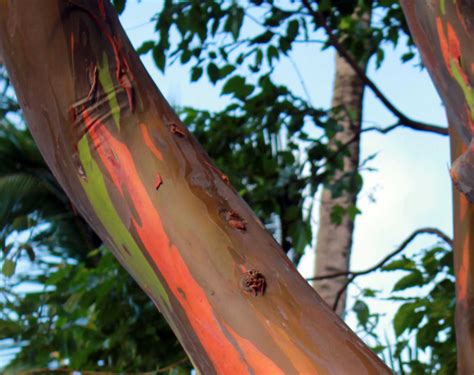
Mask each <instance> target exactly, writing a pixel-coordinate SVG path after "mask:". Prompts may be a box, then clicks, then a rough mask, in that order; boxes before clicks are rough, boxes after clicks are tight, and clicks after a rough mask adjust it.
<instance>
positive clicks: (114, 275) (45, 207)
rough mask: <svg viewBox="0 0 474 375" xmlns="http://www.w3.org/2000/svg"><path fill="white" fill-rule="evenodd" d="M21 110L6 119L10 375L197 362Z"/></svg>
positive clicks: (3, 327)
mask: <svg viewBox="0 0 474 375" xmlns="http://www.w3.org/2000/svg"><path fill="white" fill-rule="evenodd" d="M9 92H10V91H9V89H8V88H7V89H6V90H5V94H4V97H3V101H4V102H5V101H6V100H5V96H6V95H8V94H9ZM9 102H12V103H13V102H14V98H13V97H11V98H9ZM16 111H18V108H17V107H10V108H9V109H8V110H5V111H4V112H3V116H2V118H1V119H0V160H2V163H0V239H1V243H0V245H1V247H2V250H3V251H2V273H3V276H4V277H3V280H2V285H1V288H0V293H1V294H0V342H1V343H2V348H3V350H4V351H5V350H8V349H10V350H13V351H18V353H17V354H16V355H15V357H14V360H13V361H12V362H11V363H10V364H9V367H8V369H9V371H13V372H14V373H15V372H17V371H20V370H26V369H32V368H45V367H50V366H52V367H58V366H60V367H64V366H66V367H67V366H71V367H72V368H76V369H77V368H79V369H83V370H99V369H104V368H105V369H107V370H110V371H125V370H133V371H137V370H141V371H148V370H156V369H158V368H159V367H166V366H168V365H170V364H172V363H174V362H177V361H179V363H180V364H181V365H182V366H181V367H179V366H178V367H176V366H174V367H173V371H175V372H176V371H178V370H179V369H180V368H181V369H186V368H187V367H189V365H188V364H187V359H186V357H185V354H184V352H183V350H182V349H181V347H180V345H179V343H178V341H177V340H176V338H175V336H174V334H173V333H172V331H171V330H170V328H169V327H168V325H167V323H166V322H165V320H164V319H163V317H162V316H161V315H160V314H159V313H158V312H157V310H156V308H155V306H154V305H153V303H152V302H151V301H150V300H149V299H148V297H147V296H146V295H145V293H143V292H142V291H141V290H140V289H139V287H138V286H137V285H136V284H135V282H134V281H133V280H132V279H131V278H130V276H129V275H128V274H127V273H126V272H125V271H124V270H123V269H122V267H120V265H119V264H118V262H117V261H116V260H115V259H114V258H113V256H112V255H111V254H110V253H109V252H106V251H104V249H103V248H102V247H99V246H100V245H101V241H100V240H99V238H98V237H97V236H96V235H95V234H94V233H93V232H92V230H91V229H90V228H89V226H88V225H87V224H86V223H85V222H84V220H83V219H82V218H81V217H80V216H78V214H77V213H76V212H75V211H74V208H73V206H72V204H71V203H70V202H69V199H68V198H67V196H66V195H65V193H64V192H63V190H62V189H61V187H60V186H59V185H58V183H57V181H56V179H55V178H54V177H53V175H52V174H51V172H50V171H49V169H48V168H47V166H46V165H45V163H44V161H43V159H42V157H41V155H40V153H39V151H38V149H37V147H36V145H35V143H34V142H33V139H32V138H31V135H30V133H29V132H28V130H26V129H25V128H24V125H23V124H17V125H16V126H13V125H12V124H11V121H13V120H14V119H17V118H18V115H19V113H17V112H16ZM15 269H17V270H16V273H15ZM14 273H15V274H14ZM183 358H184V361H183ZM183 366H184V367H183Z"/></svg>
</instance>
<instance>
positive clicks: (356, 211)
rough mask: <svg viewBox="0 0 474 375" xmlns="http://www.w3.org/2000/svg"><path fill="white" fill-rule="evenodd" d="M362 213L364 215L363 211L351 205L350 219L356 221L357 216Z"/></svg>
mask: <svg viewBox="0 0 474 375" xmlns="http://www.w3.org/2000/svg"><path fill="white" fill-rule="evenodd" d="M360 213H362V211H361V210H359V209H358V208H357V207H356V206H354V205H350V206H349V207H348V208H347V215H349V218H350V219H351V220H352V221H354V220H355V218H356V216H357V215H359V214H360Z"/></svg>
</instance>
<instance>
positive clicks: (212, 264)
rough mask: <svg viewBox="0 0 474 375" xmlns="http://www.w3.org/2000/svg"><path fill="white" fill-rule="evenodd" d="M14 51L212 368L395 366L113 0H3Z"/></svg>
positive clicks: (15, 65)
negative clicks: (278, 228)
mask: <svg viewBox="0 0 474 375" xmlns="http://www.w3.org/2000/svg"><path fill="white" fill-rule="evenodd" d="M0 54H1V55H3V58H4V63H5V65H6V67H7V69H8V72H9V75H10V77H11V79H12V82H13V84H14V87H15V90H16V93H17V96H18V99H19V102H20V104H21V106H22V109H23V111H24V115H25V118H26V120H27V123H28V124H29V127H30V129H31V132H32V134H33V136H34V138H35V141H36V142H37V144H38V147H39V148H40V151H41V152H42V154H43V156H44V158H45V160H46V162H47V164H48V165H49V167H50V168H51V170H52V171H53V173H54V175H55V176H56V178H57V179H58V181H59V182H60V184H61V186H62V187H63V188H64V190H65V191H66V193H67V194H68V196H69V197H70V199H71V200H72V201H73V202H74V205H75V206H76V207H77V209H78V211H79V212H80V213H81V214H82V215H83V216H84V218H85V219H86V220H87V222H88V223H89V224H90V225H91V227H92V228H94V230H95V231H96V232H97V234H98V235H99V236H100V237H101V239H102V240H103V241H104V242H105V243H106V244H107V246H108V247H109V248H110V249H111V250H112V251H113V253H114V255H115V256H116V257H117V259H118V260H119V261H120V262H121V264H122V265H123V266H124V267H125V268H126V269H127V270H128V272H129V273H130V274H131V275H132V276H133V277H134V278H135V279H136V280H137V282H138V283H139V284H140V286H141V287H142V288H143V290H144V291H146V293H147V294H148V295H149V297H150V298H151V299H152V300H153V302H154V303H155V305H156V306H157V308H158V309H159V310H160V311H161V313H162V314H163V315H164V316H165V318H166V319H167V321H168V322H169V324H170V326H171V327H172V329H173V330H174V332H175V333H176V335H177V337H178V338H179V340H180V342H181V343H182V345H183V347H184V348H185V350H186V351H187V353H188V355H189V356H190V358H191V360H192V362H193V364H194V366H195V367H196V368H197V369H199V370H200V371H201V372H202V373H203V374H213V373H219V374H241V373H254V374H269V373H271V374H279V373H280V374H294V373H304V374H318V373H334V374H349V373H352V374H362V373H368V374H384V373H389V370H388V369H387V368H386V367H385V366H384V365H383V363H382V362H381V361H380V360H379V359H378V358H377V357H376V356H375V355H374V354H373V353H372V352H371V351H370V350H369V349H368V348H367V347H365V346H364V345H363V344H362V342H361V341H360V340H359V339H358V338H357V337H356V335H355V334H354V333H353V332H351V331H350V330H349V329H348V328H347V326H346V325H345V324H344V323H343V322H342V321H341V320H340V319H339V318H338V317H337V316H335V315H334V314H333V312H332V311H330V310H329V308H328V307H326V305H325V303H324V302H323V301H322V300H321V299H320V298H319V296H318V295H317V294H316V293H315V292H314V291H313V289H312V288H311V286H310V285H308V283H307V282H306V281H305V280H304V279H303V278H302V277H301V276H300V275H299V274H298V272H297V271H296V269H295V268H294V266H293V265H292V264H291V262H290V261H289V260H288V259H287V257H286V256H285V254H284V253H283V251H282V250H281V248H280V247H279V246H278V244H277V243H276V242H275V240H274V239H273V238H272V237H271V235H270V234H269V233H268V232H267V231H266V230H265V228H264V227H263V225H262V224H261V223H260V222H259V221H258V219H257V218H256V216H255V215H254V214H253V213H252V211H251V210H250V208H249V207H248V206H247V205H246V204H245V203H244V202H243V200H242V199H241V198H240V197H239V196H238V194H237V192H236V191H235V190H234V189H233V188H232V186H230V184H229V180H228V179H227V177H226V176H225V175H223V174H222V173H221V172H220V171H219V170H218V169H217V168H216V167H214V166H213V164H212V161H211V160H210V159H209V157H208V156H207V155H206V153H205V152H204V150H203V149H202V148H201V147H200V145H199V144H198V143H197V141H196V140H195V138H194V137H193V136H192V135H191V134H190V133H189V132H188V130H187V129H186V128H185V127H184V126H183V124H182V123H181V122H180V120H179V119H178V118H177V116H176V114H175V113H174V112H173V110H172V109H171V107H170V106H169V105H168V103H167V102H166V100H165V99H164V98H163V96H162V95H161V94H160V92H159V91H158V89H157V88H156V86H155V84H154V83H153V81H152V80H151V78H150V77H149V75H148V74H147V72H146V71H145V69H144V67H143V65H142V63H141V62H140V60H139V58H138V56H137V55H136V53H135V51H134V49H133V47H132V46H131V44H130V42H129V41H128V39H127V37H126V35H125V33H124V31H123V29H122V28H121V26H120V23H119V21H118V18H117V15H116V14H115V12H114V10H113V8H112V6H111V5H110V3H109V1H104V0H97V1H92V0H30V1H8V0H0ZM38 204H40V202H38Z"/></svg>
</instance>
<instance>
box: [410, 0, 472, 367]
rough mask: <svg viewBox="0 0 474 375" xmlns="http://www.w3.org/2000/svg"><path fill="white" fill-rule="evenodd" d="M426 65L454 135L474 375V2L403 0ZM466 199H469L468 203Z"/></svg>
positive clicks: (459, 307) (462, 289)
mask: <svg viewBox="0 0 474 375" xmlns="http://www.w3.org/2000/svg"><path fill="white" fill-rule="evenodd" d="M401 4H402V7H403V11H404V13H405V16H406V18H407V21H408V25H409V26H410V31H411V33H412V35H413V38H414V39H415V42H416V44H417V46H418V48H419V50H420V52H421V54H422V57H423V62H424V64H425V65H426V67H427V68H428V71H429V72H430V75H431V77H432V79H433V81H434V83H435V85H436V88H437V89H438V92H439V94H440V96H441V98H442V99H443V102H444V104H445V107H446V112H447V115H448V120H449V128H450V135H451V157H452V160H453V166H452V168H451V176H452V178H453V183H454V185H455V186H456V187H457V188H458V189H459V190H460V191H461V192H462V193H464V195H462V194H461V193H459V192H458V191H454V193H453V203H454V215H453V216H454V260H455V271H456V340H457V349H458V370H459V373H460V374H466V375H467V374H473V373H474V274H473V272H474V237H473V236H474V207H473V206H472V205H471V204H469V202H468V199H469V200H470V201H471V202H472V201H473V200H474V143H473V142H472V136H473V134H474V96H473V95H474V94H473V90H472V87H473V86H474V48H472V46H473V43H474V37H473V36H474V22H473V20H474V3H473V2H472V1H467V0H458V1H445V0H430V1H411V0H402V1H401ZM466 198H467V199H466Z"/></svg>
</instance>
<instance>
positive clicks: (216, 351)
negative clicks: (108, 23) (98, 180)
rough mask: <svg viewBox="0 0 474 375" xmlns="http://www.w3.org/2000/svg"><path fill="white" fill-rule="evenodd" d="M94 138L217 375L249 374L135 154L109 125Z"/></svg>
mask: <svg viewBox="0 0 474 375" xmlns="http://www.w3.org/2000/svg"><path fill="white" fill-rule="evenodd" d="M89 135H90V136H91V139H92V141H93V143H94V146H95V149H96V151H97V153H98V154H99V156H100V158H101V160H102V162H103V164H104V166H105V168H106V169H107V171H108V173H109V174H110V176H111V178H112V180H113V182H114V184H116V186H117V188H118V190H119V191H123V190H122V188H123V187H124V186H125V187H126V189H127V190H128V193H129V196H130V197H131V199H132V201H133V205H134V208H135V210H136V212H137V214H138V216H139V218H138V219H139V220H135V219H134V218H132V222H133V225H134V226H135V229H136V230H137V233H138V236H139V237H140V240H141V242H142V243H143V245H144V246H145V248H146V251H147V252H148V253H149V254H150V256H151V257H152V259H153V261H154V263H155V264H156V266H157V267H158V269H159V270H160V272H161V274H162V275H163V277H164V278H165V280H166V283H167V284H168V286H169V288H170V289H171V291H172V292H173V294H174V295H175V297H176V299H177V300H178V301H179V303H180V304H181V306H182V308H183V310H184V312H185V313H186V315H187V317H188V320H189V322H190V324H191V325H192V327H193V330H194V331H195V332H196V334H197V336H198V337H199V340H200V342H201V343H202V345H203V347H204V348H205V350H206V352H207V353H208V355H209V358H210V359H211V361H212V362H213V364H214V366H215V368H216V371H217V373H219V374H240V373H247V372H248V367H247V365H246V363H245V361H244V360H243V359H242V358H241V356H240V354H239V353H238V352H237V350H236V348H235V347H233V345H232V344H231V343H230V342H229V341H228V340H227V338H226V337H225V335H224V333H223V332H222V330H221V328H220V326H219V323H218V321H217V318H216V316H215V315H214V313H213V310H212V306H211V305H210V303H209V301H208V300H207V297H206V294H205V293H204V291H203V290H202V289H201V287H200V286H199V284H198V283H197V282H196V281H195V280H194V278H193V276H192V275H191V273H190V271H189V269H188V267H187V265H186V263H185V261H184V260H183V258H182V257H181V254H180V253H179V251H178V249H177V248H176V247H175V246H174V245H172V244H171V243H170V239H169V238H168V237H167V235H166V233H165V231H164V228H163V224H162V222H161V218H160V216H159V215H158V213H157V212H156V208H155V207H154V205H153V202H152V201H151V199H150V197H149V195H148V192H147V190H146V188H145V186H144V185H143V184H142V182H141V178H140V176H139V174H138V172H137V170H136V166H135V163H134V160H133V157H132V155H131V153H130V151H129V150H128V148H127V147H126V146H125V145H124V144H123V143H121V142H119V141H118V140H116V139H115V138H113V136H112V134H110V132H109V131H108V130H107V129H106V127H105V126H104V125H103V124H100V126H92V127H89ZM138 222H139V223H141V224H138Z"/></svg>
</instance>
